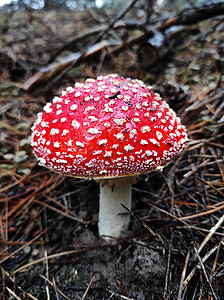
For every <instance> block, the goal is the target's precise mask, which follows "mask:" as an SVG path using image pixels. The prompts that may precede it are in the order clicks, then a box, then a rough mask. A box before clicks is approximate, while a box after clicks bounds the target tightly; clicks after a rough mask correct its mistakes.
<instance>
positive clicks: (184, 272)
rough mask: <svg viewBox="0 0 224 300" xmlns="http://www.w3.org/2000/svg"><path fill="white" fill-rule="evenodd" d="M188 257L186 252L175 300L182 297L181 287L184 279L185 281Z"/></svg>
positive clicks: (188, 253) (179, 299)
mask: <svg viewBox="0 0 224 300" xmlns="http://www.w3.org/2000/svg"><path fill="white" fill-rule="evenodd" d="M189 256H190V252H189V251H188V252H187V255H186V258H185V263H184V268H183V271H182V275H181V280H180V287H179V292H178V296H177V300H181V296H182V292H183V286H184V279H185V276H186V271H187V265H188V261H189Z"/></svg>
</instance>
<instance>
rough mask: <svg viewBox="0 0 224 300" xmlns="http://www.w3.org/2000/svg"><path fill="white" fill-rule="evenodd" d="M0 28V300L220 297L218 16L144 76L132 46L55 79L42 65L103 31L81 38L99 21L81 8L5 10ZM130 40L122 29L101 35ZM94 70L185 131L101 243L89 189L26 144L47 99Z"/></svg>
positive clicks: (223, 174) (223, 188) (223, 178)
mask: <svg viewBox="0 0 224 300" xmlns="http://www.w3.org/2000/svg"><path fill="white" fill-rule="evenodd" d="M97 13H98V14H99V15H100V16H101V20H102V19H104V20H105V19H106V18H107V14H106V13H105V11H100V12H97ZM111 13H114V12H111ZM141 13H142V11H141ZM175 13H176V14H177V12H173V14H175ZM134 16H136V14H134ZM113 17H114V15H113ZM131 17H133V15H131V16H130V15H128V14H127V15H126V19H127V20H129V18H131ZM56 20H57V22H56ZM1 22H2V23H1V24H0V29H1V37H0V45H1V51H0V65H1V68H0V82H1V83H0V101H1V108H0V114H1V121H0V130H1V132H0V143H1V144H0V168H1V169H0V172H1V174H0V177H1V181H0V193H1V196H0V207H1V215H0V245H1V252H0V258H1V262H0V265H1V289H0V295H1V299H141V300H144V299H224V279H223V231H222V226H221V224H222V221H223V220H222V218H223V208H224V204H223V203H224V202H223V201H224V194H223V192H224V183H223V182H224V171H223V170H224V164H223V149H224V146H223V141H224V130H223V127H224V119H223V111H224V104H223V95H224V90H223V67H224V61H223V18H222V17H213V18H212V19H209V20H205V21H202V22H199V23H197V22H195V24H194V25H191V26H189V27H185V28H184V31H182V32H181V34H180V35H178V38H177V39H175V43H174V45H173V46H172V47H171V49H169V51H168V52H167V53H166V56H164V57H162V58H161V59H159V61H156V63H155V64H153V65H152V66H150V67H149V68H147V69H144V68H143V66H142V63H141V59H142V58H141V56H139V55H138V53H139V51H140V49H141V47H142V44H141V40H140V41H139V42H138V43H134V44H132V45H131V47H128V48H126V47H123V48H122V49H121V50H120V51H118V52H116V51H114V52H112V53H111V52H110V51H111V49H112V50H113V49H114V48H113V46H111V47H112V48H110V47H108V48H109V49H108V48H103V49H102V51H100V52H97V53H96V55H91V56H90V57H87V58H85V59H83V60H81V61H78V62H73V64H72V65H70V66H69V67H68V68H65V69H63V70H61V69H60V68H57V67H55V68H54V71H55V72H54V73H53V75H52V74H49V73H47V74H45V73H41V72H43V69H40V68H42V67H43V66H49V64H50V63H51V62H55V61H57V62H58V61H60V62H63V59H65V58H66V57H67V56H68V55H69V54H71V53H74V52H78V51H80V50H82V49H83V48H84V47H88V45H90V44H91V42H93V41H94V39H96V37H97V34H99V33H100V32H102V30H105V26H104V27H103V29H100V30H101V31H99V32H98V33H97V34H96V35H94V36H93V35H92V34H91V35H90V36H87V37H83V36H82V33H83V32H84V29H85V32H88V31H90V29H92V28H94V29H95V27H97V28H99V27H100V26H101V25H102V24H96V21H95V20H94V19H93V18H92V17H91V14H90V12H86V11H84V12H79V13H76V14H74V13H71V12H69V11H66V12H57V11H48V12H44V11H41V12H35V11H32V10H25V11H24V12H13V13H10V12H4V11H3V12H2V21H1ZM158 22H162V19H160V21H158ZM105 23H106V22H105ZM105 23H104V24H103V25H105ZM106 24H107V23H106ZM80 34H81V36H80ZM138 34H139V29H138V30H137V29H134V30H133V29H129V27H128V29H127V28H126V27H124V28H121V29H120V31H119V30H118V31H113V30H111V31H110V35H109V34H106V33H105V34H104V35H103V38H104V39H105V40H107V41H111V40H114V39H118V37H119V38H122V39H123V40H124V39H125V37H127V36H128V38H130V39H131V38H133V37H135V36H137V35H138ZM77 36H79V39H78V41H77V40H76V42H73V43H71V41H72V40H73V39H74V38H76V37H77ZM101 38H102V37H101ZM118 40H119V41H120V39H118ZM107 51H109V52H110V53H109V55H106V54H108V53H107ZM58 57H60V60H59V59H58ZM38 71H41V72H40V73H37V72H38ZM101 73H102V74H105V73H119V74H121V75H123V76H131V77H134V78H140V79H142V80H143V81H144V82H146V83H147V84H149V85H151V86H153V88H154V90H155V91H157V92H159V93H160V94H161V95H162V97H163V98H164V100H166V101H167V102H168V103H169V105H170V106H171V107H172V108H173V109H174V110H175V111H176V112H177V115H178V116H179V117H180V118H181V120H182V122H183V124H184V125H185V126H186V128H187V130H188V135H189V142H188V144H187V146H186V148H185V150H184V152H183V153H182V154H181V156H180V157H179V158H178V159H176V160H175V161H174V162H173V163H172V164H170V165H169V166H167V167H166V168H165V169H164V170H163V172H152V173H149V174H144V175H142V176H140V178H139V180H138V182H137V183H136V184H135V185H133V207H132V215H131V224H130V228H129V231H128V233H127V237H125V238H123V239H114V240H112V241H110V242H105V240H104V239H103V238H100V237H99V236H98V230H97V219H98V195H99V185H98V183H96V182H93V181H88V180H85V179H75V178H70V177H64V176H61V175H58V174H55V173H52V172H51V171H49V170H47V169H45V168H44V167H41V166H38V165H37V162H36V160H35V158H34V155H33V153H32V149H31V145H30V134H31V131H30V128H31V126H32V124H33V122H34V121H35V119H36V114H37V113H38V112H40V111H42V109H43V106H44V105H45V104H46V102H48V101H51V99H52V97H53V96H54V95H57V94H58V93H59V92H60V91H61V90H63V89H64V88H65V87H67V86H69V85H72V84H74V82H76V81H83V80H84V79H85V78H87V77H95V76H97V75H99V74H101ZM33 74H39V75H38V76H39V77H35V78H34V79H33V77H32V76H33ZM30 78H32V85H30ZM203 241H204V244H202V242H203ZM200 246H201V247H200Z"/></svg>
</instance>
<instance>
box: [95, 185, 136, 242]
mask: <svg viewBox="0 0 224 300" xmlns="http://www.w3.org/2000/svg"><path fill="white" fill-rule="evenodd" d="M121 204H123V205H124V206H125V207H127V208H128V209H131V182H126V183H123V184H122V185H121V186H119V187H118V186H116V185H114V186H112V187H111V186H109V185H107V184H105V185H103V183H102V182H101V183H100V209H99V224H98V226H99V234H100V236H102V235H105V236H113V237H121V236H122V235H123V233H124V232H125V231H127V229H128V225H129V222H130V214H129V213H128V212H127V210H126V209H125V208H124V207H122V205H121ZM106 239H107V238H106Z"/></svg>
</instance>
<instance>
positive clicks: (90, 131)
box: [87, 127, 100, 134]
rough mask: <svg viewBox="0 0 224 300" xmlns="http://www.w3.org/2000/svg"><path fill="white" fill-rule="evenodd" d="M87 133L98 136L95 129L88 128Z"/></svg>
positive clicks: (97, 131)
mask: <svg viewBox="0 0 224 300" xmlns="http://www.w3.org/2000/svg"><path fill="white" fill-rule="evenodd" d="M87 132H88V133H90V134H98V133H99V132H100V131H99V130H98V129H97V128H96V127H94V128H89V129H88V130H87Z"/></svg>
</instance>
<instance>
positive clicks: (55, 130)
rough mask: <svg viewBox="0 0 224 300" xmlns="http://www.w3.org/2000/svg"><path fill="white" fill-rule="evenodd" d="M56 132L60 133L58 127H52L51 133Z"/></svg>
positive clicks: (54, 133)
mask: <svg viewBox="0 0 224 300" xmlns="http://www.w3.org/2000/svg"><path fill="white" fill-rule="evenodd" d="M56 134H59V129H57V128H52V129H51V132H50V135H56Z"/></svg>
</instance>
